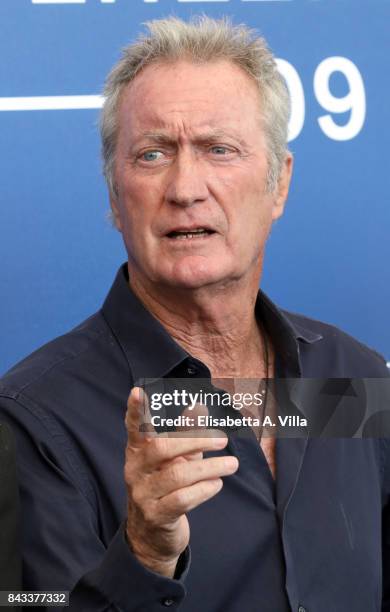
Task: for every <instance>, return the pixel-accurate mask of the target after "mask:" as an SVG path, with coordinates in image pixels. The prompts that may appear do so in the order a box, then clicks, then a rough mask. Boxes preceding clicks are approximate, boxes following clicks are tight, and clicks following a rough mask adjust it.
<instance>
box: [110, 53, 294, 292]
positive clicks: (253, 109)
mask: <svg viewBox="0 0 390 612" xmlns="http://www.w3.org/2000/svg"><path fill="white" fill-rule="evenodd" d="M260 111H261V109H260V100H259V94H258V91H257V88H256V85H255V83H254V82H253V81H252V80H251V79H250V77H248V76H247V75H246V74H245V72H243V71H242V70H241V69H240V68H239V67H238V66H236V65H234V64H232V63H230V62H228V61H225V60H220V61H218V62H214V63H209V64H192V63H189V62H185V61H181V62H177V63H173V64H156V65H151V66H148V67H147V68H146V69H145V70H143V71H142V72H141V73H140V74H139V75H138V76H137V77H136V78H135V80H134V81H133V82H132V83H130V84H129V85H128V86H127V87H126V88H125V90H124V92H123V94H122V98H121V101H120V105H119V115H118V118H119V135H118V143H117V150H116V161H115V170H114V181H115V185H116V192H117V195H116V196H114V197H113V198H112V202H111V203H112V207H113V211H114V215H115V220H116V224H117V227H118V229H119V230H120V231H121V232H122V234H123V238H124V241H125V245H126V248H127V252H128V257H129V270H130V275H134V274H135V275H136V277H137V280H138V282H141V283H147V284H148V283H150V282H152V283H158V284H159V285H163V286H170V287H177V288H178V287H181V288H189V289H195V288H199V287H202V286H206V285H215V286H218V285H221V286H222V285H225V284H226V283H227V284H229V282H230V281H235V280H243V279H244V280H245V279H247V280H248V281H252V282H256V283H257V282H258V277H259V275H260V272H261V264H262V257H263V251H264V245H265V242H266V239H267V236H268V233H269V230H270V227H271V224H272V221H273V220H274V219H276V218H278V217H279V216H280V215H281V214H282V212H283V205H284V201H285V198H286V196H287V190H288V183H289V177H290V172H291V159H288V160H287V161H286V164H285V167H284V169H283V172H282V177H281V180H280V182H279V186H278V188H277V189H276V190H275V192H274V193H267V185H266V183H267V167H268V166H267V150H266V142H265V136H264V133H263V129H262V123H261V114H260Z"/></svg>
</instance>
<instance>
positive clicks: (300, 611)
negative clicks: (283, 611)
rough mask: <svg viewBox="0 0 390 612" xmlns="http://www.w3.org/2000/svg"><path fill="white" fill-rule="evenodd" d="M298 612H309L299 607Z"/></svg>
mask: <svg viewBox="0 0 390 612" xmlns="http://www.w3.org/2000/svg"><path fill="white" fill-rule="evenodd" d="M298 612H307V610H306V608H304V607H303V606H299V608H298Z"/></svg>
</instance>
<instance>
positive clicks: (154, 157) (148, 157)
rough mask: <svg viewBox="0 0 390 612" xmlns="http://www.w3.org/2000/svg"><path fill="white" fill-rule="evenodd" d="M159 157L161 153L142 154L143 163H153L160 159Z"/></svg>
mask: <svg viewBox="0 0 390 612" xmlns="http://www.w3.org/2000/svg"><path fill="white" fill-rule="evenodd" d="M161 155H162V153H161V151H145V152H144V153H142V159H143V160H144V161H148V162H153V161H157V160H158V159H160V157H161Z"/></svg>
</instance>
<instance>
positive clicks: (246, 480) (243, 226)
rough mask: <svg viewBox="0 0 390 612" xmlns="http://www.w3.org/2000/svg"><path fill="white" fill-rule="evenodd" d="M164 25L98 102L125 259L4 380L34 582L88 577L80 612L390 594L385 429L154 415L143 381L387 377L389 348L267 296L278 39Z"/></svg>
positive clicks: (371, 606)
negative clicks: (92, 308) (325, 430)
mask: <svg viewBox="0 0 390 612" xmlns="http://www.w3.org/2000/svg"><path fill="white" fill-rule="evenodd" d="M149 29H150V35H149V36H147V37H145V38H141V39H140V40H139V41H138V42H136V43H135V44H133V45H131V46H130V47H128V49H127V50H125V52H124V55H123V58H122V59H121V60H120V62H119V63H118V64H117V66H115V67H114V69H113V71H112V72H111V74H110V76H109V78H108V82H107V86H106V91H105V94H106V102H105V106H104V109H103V115H102V139H103V156H104V169H105V175H106V178H107V182H108V186H109V191H110V199H111V206H112V213H113V219H114V222H115V225H116V227H117V228H118V230H119V231H120V232H121V234H122V236H123V240H124V243H125V245H126V249H127V253H128V263H127V266H125V267H122V268H121V269H120V270H119V272H118V275H117V278H116V280H115V282H114V285H113V287H112V289H111V291H110V293H109V295H108V297H107V299H106V301H105V303H104V306H103V308H102V310H101V311H99V312H98V313H97V314H96V315H94V316H93V317H92V318H90V319H88V320H87V321H86V322H84V323H83V324H82V325H81V326H79V327H78V328H76V329H75V330H73V331H72V332H71V333H70V334H67V335H65V336H63V337H62V338H59V339H57V340H55V341H54V342H52V343H50V344H49V345H47V346H46V347H44V348H42V349H41V350H39V351H38V352H37V353H35V354H34V355H32V356H30V357H29V358H27V360H25V361H24V362H22V364H19V365H18V366H16V367H15V368H14V369H13V370H11V371H10V372H9V373H8V374H7V376H6V377H5V378H4V379H3V381H2V384H1V389H0V392H1V400H0V405H1V406H2V413H3V414H4V418H7V419H8V420H9V421H10V422H12V424H13V427H14V429H15V431H16V432H17V436H18V447H19V455H20V478H21V486H22V493H23V499H24V502H23V503H24V517H25V520H24V533H23V551H24V585H25V588H26V589H44V590H48V589H64V590H69V589H73V590H72V593H71V597H70V602H71V609H72V610H83V611H87V610H91V611H103V610H122V611H129V612H133V611H136V610H143V611H153V612H154V611H157V610H163V609H165V608H166V607H171V608H172V609H180V610H183V611H185V612H195V611H196V612H199V611H202V612H217V611H218V612H239V611H240V612H242V611H245V612H252V611H253V612H254V611H255V610H256V611H261V612H283V611H287V610H294V611H299V612H305V610H309V611H311V610H315V611H316V612H323V611H325V610H326V611H327V612H328V611H329V610H332V612H341V611H343V612H346V611H348V612H349V611H353V612H359V611H363V610H364V611H365V612H367V611H368V610H370V611H374V610H375V611H377V610H379V609H380V608H381V606H382V609H383V610H386V609H390V603H389V597H390V594H389V576H388V569H387V563H388V561H387V552H388V544H387V542H386V538H387V535H386V525H387V522H386V521H385V520H384V521H383V527H382V520H381V513H382V510H383V511H384V512H385V513H386V512H387V510H386V508H387V500H388V494H389V486H390V482H389V471H388V466H387V461H388V454H389V453H388V446H387V442H386V441H385V440H377V439H367V440H348V439H343V438H339V439H321V440H308V439H307V437H306V436H303V437H302V436H301V437H296V438H294V439H278V440H275V437H264V436H261V431H260V432H259V431H256V430H255V431H252V430H251V429H250V430H249V432H247V435H245V436H239V435H237V436H233V435H229V436H228V437H227V436H225V435H223V434H222V435H221V432H220V431H216V430H213V429H210V430H206V431H204V433H201V434H200V435H195V433H194V432H192V433H191V432H190V435H188V433H189V432H179V433H178V435H176V436H172V437H166V436H162V435H161V434H160V435H156V434H155V433H154V432H153V431H150V425H148V427H146V428H145V427H141V425H145V424H144V423H143V422H142V418H143V417H142V415H143V411H144V406H145V402H146V398H145V396H144V392H143V391H141V390H140V388H139V386H140V384H141V381H142V379H153V380H161V379H164V380H165V381H166V382H169V381H170V380H172V379H189V380H195V381H196V379H199V380H200V381H202V380H207V381H209V383H211V384H212V383H214V386H217V385H218V384H219V382H220V381H221V380H227V381H228V382H227V385H228V386H229V381H232V380H233V381H238V383H237V384H239V381H242V380H255V381H257V382H258V381H261V380H262V379H264V378H273V377H277V378H287V377H292V378H300V377H309V378H310V377H311V378H324V377H327V378H370V377H372V378H378V379H379V378H385V377H387V370H386V367H385V363H384V361H383V359H382V358H381V357H380V356H378V355H377V354H375V353H374V352H372V351H370V350H369V349H367V348H366V347H364V346H362V345H361V344H359V343H358V342H356V341H355V340H353V339H352V338H350V337H348V336H346V335H345V334H343V333H342V332H340V331H338V330H336V329H334V328H332V327H330V326H327V325H325V324H322V323H319V322H316V321H312V320H309V319H306V318H304V317H301V316H298V315H292V314H289V313H284V312H282V311H280V310H279V309H278V308H277V307H276V306H275V305H274V304H272V303H271V302H270V301H269V300H268V298H267V297H266V296H265V295H264V294H262V293H259V292H258V285H259V280H260V278H261V272H262V265H263V256H264V248H265V243H266V239H267V236H268V234H269V232H270V229H271V226H272V223H273V221H274V220H276V219H278V218H279V217H280V216H281V215H282V213H283V209H284V204H285V201H286V198H287V193H288V187H289V182H290V177H291V171H292V156H291V154H290V153H289V152H288V150H287V148H286V139H287V123H288V116H289V101H288V95H287V91H286V87H285V85H284V83H283V80H282V79H281V77H280V76H279V74H278V72H277V69H276V65H275V62H274V59H273V57H272V55H271V53H270V52H269V50H268V49H267V47H266V45H265V43H264V41H263V40H262V39H259V38H255V37H253V36H252V35H251V33H250V32H249V31H248V30H247V29H246V28H245V27H243V26H239V27H233V26H231V25H230V24H229V23H228V22H226V21H220V22H218V21H214V20H212V19H209V18H202V19H200V20H198V21H197V22H192V23H189V24H187V23H184V22H182V21H180V20H178V19H167V20H163V21H156V22H152V23H151V24H149ZM292 395H293V393H292ZM286 401H290V400H286ZM126 402H127V412H126ZM265 409H267V410H268V408H267V405H265ZM195 410H196V412H197V414H198V415H199V414H201V413H202V410H203V414H205V408H202V407H199V406H198V407H197V408H196V409H195ZM227 410H228V409H227ZM125 418H126V421H125V422H126V428H125V427H124V425H123V421H124V419H125ZM145 429H146V431H141V430H145ZM255 434H257V436H256V435H255ZM123 466H124V476H123ZM382 534H383V538H384V542H383V547H382ZM382 552H383V564H382ZM382 567H383V568H384V571H382ZM382 584H383V595H382Z"/></svg>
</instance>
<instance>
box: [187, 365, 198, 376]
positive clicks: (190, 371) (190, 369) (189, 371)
mask: <svg viewBox="0 0 390 612" xmlns="http://www.w3.org/2000/svg"><path fill="white" fill-rule="evenodd" d="M196 373H197V369H196V368H195V367H194V366H189V367H188V368H187V374H188V375H189V376H195V374H196Z"/></svg>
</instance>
